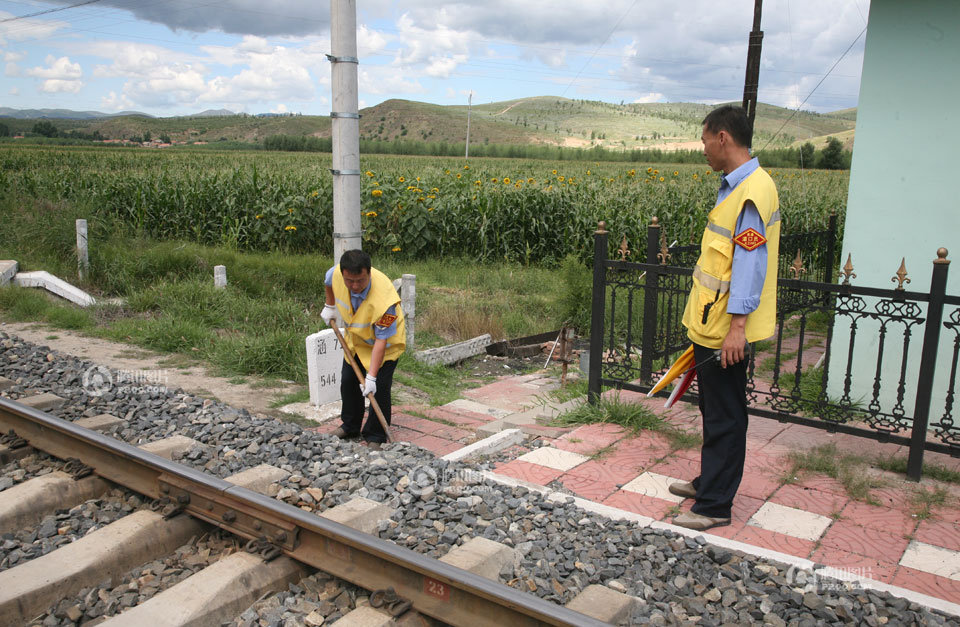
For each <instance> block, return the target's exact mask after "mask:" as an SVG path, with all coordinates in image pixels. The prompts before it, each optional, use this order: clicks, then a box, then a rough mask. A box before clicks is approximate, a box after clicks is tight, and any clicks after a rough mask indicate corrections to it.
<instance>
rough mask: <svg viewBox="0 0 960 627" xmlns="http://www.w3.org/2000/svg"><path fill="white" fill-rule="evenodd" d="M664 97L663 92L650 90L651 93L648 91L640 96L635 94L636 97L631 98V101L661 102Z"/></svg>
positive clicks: (636, 102) (640, 102) (635, 102)
mask: <svg viewBox="0 0 960 627" xmlns="http://www.w3.org/2000/svg"><path fill="white" fill-rule="evenodd" d="M664 99H665V98H664V95H663V94H661V93H653V92H651V93H649V94H644V95H642V96H637V97H636V98H634V99H633V103H634V104H645V103H648V102H663V101H664Z"/></svg>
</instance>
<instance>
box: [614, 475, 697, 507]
mask: <svg viewBox="0 0 960 627" xmlns="http://www.w3.org/2000/svg"><path fill="white" fill-rule="evenodd" d="M675 481H679V479H674V478H673V477H667V476H666V475H659V474H657V473H655V472H645V473H643V474H642V475H640V476H639V477H637V478H636V479H633V480H632V481H630V482H628V483H626V484H624V486H623V489H624V490H628V491H630V492H636V493H638V494H642V495H644V496H652V497H654V498H658V499H663V500H664V501H670V502H671V503H681V502H683V497H682V496H677V495H676V494H671V493H670V490H669V488H670V484H671V483H673V482H675Z"/></svg>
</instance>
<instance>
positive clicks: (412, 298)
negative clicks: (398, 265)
mask: <svg viewBox="0 0 960 627" xmlns="http://www.w3.org/2000/svg"><path fill="white" fill-rule="evenodd" d="M400 307H401V309H403V316H404V324H406V326H407V350H408V351H412V350H413V349H414V343H413V337H414V325H415V321H416V318H417V275H415V274H404V275H403V276H402V278H401V281H400Z"/></svg>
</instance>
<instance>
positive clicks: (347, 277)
mask: <svg viewBox="0 0 960 627" xmlns="http://www.w3.org/2000/svg"><path fill="white" fill-rule="evenodd" d="M342 272H343V282H344V283H345V284H346V286H347V289H348V290H350V291H351V292H353V293H354V294H359V293H360V292H362V291H363V290H365V289H367V286H368V285H370V272H369V271H368V270H361V271H360V272H358V273H357V274H354V273H353V272H350V271H348V270H343V271H342Z"/></svg>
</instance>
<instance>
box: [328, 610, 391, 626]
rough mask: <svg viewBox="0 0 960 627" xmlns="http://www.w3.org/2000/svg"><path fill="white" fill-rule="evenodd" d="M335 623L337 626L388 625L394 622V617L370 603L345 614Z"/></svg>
mask: <svg viewBox="0 0 960 627" xmlns="http://www.w3.org/2000/svg"><path fill="white" fill-rule="evenodd" d="M333 624H334V625H336V626H337V627H387V626H388V625H392V624H393V618H392V617H391V616H390V615H388V614H386V613H384V612H381V611H380V610H377V609H374V608H372V607H370V606H369V605H364V606H362V607H358V608H357V609H355V610H353V611H352V612H350V613H349V614H345V615H344V617H343V618H341V619H340V620H338V621H337V622H335V623H333Z"/></svg>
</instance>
